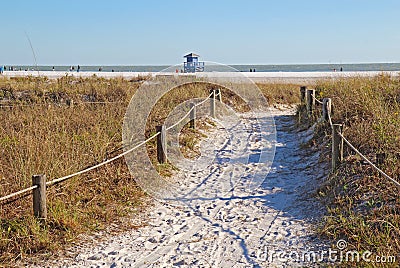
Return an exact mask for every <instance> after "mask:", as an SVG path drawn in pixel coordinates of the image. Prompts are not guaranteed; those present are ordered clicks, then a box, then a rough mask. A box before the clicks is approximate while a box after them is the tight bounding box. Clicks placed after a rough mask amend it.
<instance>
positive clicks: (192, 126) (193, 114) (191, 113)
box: [189, 102, 196, 129]
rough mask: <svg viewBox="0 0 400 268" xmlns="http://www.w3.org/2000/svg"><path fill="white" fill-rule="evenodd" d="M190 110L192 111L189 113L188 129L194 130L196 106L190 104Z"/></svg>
mask: <svg viewBox="0 0 400 268" xmlns="http://www.w3.org/2000/svg"><path fill="white" fill-rule="evenodd" d="M190 109H192V110H191V111H190V121H189V127H190V128H193V129H195V128H196V122H195V119H196V105H195V104H194V103H193V102H191V103H190Z"/></svg>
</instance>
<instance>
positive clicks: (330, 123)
mask: <svg viewBox="0 0 400 268" xmlns="http://www.w3.org/2000/svg"><path fill="white" fill-rule="evenodd" d="M328 121H329V125H330V126H331V129H332V130H333V123H332V118H331V113H330V112H329V111H328Z"/></svg>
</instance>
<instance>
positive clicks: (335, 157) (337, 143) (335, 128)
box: [332, 124, 343, 172]
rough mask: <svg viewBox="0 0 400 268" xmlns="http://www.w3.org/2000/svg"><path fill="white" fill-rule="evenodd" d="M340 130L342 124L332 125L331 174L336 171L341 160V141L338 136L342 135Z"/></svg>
mask: <svg viewBox="0 0 400 268" xmlns="http://www.w3.org/2000/svg"><path fill="white" fill-rule="evenodd" d="M342 128H343V125H342V124H333V125H332V172H335V171H336V169H337V168H338V166H339V163H340V162H342V160H343V139H342V137H340V135H339V133H340V134H342Z"/></svg>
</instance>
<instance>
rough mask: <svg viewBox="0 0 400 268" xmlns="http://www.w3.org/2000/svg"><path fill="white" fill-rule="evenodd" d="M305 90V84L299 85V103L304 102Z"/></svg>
mask: <svg viewBox="0 0 400 268" xmlns="http://www.w3.org/2000/svg"><path fill="white" fill-rule="evenodd" d="M306 90H307V87H306V86H301V87H300V100H301V103H306V96H307V95H306Z"/></svg>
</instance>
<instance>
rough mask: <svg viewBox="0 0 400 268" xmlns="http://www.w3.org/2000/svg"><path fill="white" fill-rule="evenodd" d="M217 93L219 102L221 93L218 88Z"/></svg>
mask: <svg viewBox="0 0 400 268" xmlns="http://www.w3.org/2000/svg"><path fill="white" fill-rule="evenodd" d="M217 95H218V100H219V102H220V103H222V93H221V89H220V88H218V89H217Z"/></svg>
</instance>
